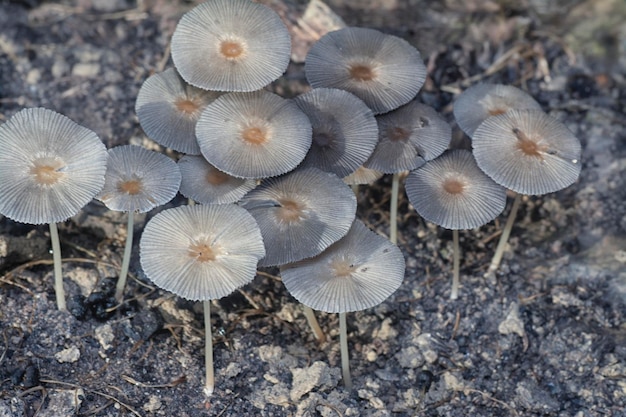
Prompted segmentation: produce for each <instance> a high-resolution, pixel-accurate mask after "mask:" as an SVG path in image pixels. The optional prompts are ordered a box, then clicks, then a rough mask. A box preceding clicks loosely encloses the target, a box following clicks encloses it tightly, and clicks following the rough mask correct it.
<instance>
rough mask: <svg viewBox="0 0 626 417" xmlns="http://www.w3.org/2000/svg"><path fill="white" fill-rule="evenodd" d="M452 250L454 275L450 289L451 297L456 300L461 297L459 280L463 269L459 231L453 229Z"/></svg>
mask: <svg viewBox="0 0 626 417" xmlns="http://www.w3.org/2000/svg"><path fill="white" fill-rule="evenodd" d="M452 245H453V248H452V251H453V255H452V256H453V257H454V261H453V267H452V269H453V271H454V273H453V276H452V291H450V299H451V300H456V299H457V298H459V282H460V272H461V271H460V270H461V250H460V247H459V231H458V230H456V229H455V230H453V231H452Z"/></svg>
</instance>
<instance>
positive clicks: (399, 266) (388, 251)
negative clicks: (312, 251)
mask: <svg viewBox="0 0 626 417" xmlns="http://www.w3.org/2000/svg"><path fill="white" fill-rule="evenodd" d="M404 271H405V261H404V256H403V255H402V252H401V251H400V249H398V247H397V246H396V245H394V244H392V243H391V242H390V241H389V240H387V239H385V238H384V237H382V236H380V235H378V234H376V233H374V232H372V231H371V230H369V229H368V228H367V227H366V226H365V225H364V224H363V222H361V221H360V220H355V221H354V223H353V225H352V227H351V228H350V231H349V232H348V233H347V234H346V236H345V237H343V238H342V239H340V240H339V241H338V242H336V243H334V244H333V245H331V246H330V247H329V248H328V249H326V250H325V251H324V252H322V253H321V254H320V255H318V256H316V257H314V258H311V259H305V260H303V261H300V262H296V263H292V264H288V265H285V266H282V267H281V268H280V273H281V277H282V279H283V283H284V284H285V287H286V288H287V291H289V293H290V294H291V295H293V296H294V298H295V299H296V300H298V301H300V302H301V303H302V304H304V305H307V306H309V307H311V308H313V309H315V310H319V311H325V312H328V313H347V312H351V311H359V310H364V309H366V308H370V307H374V306H376V305H378V304H380V303H381V302H383V301H384V300H385V299H387V298H388V297H389V296H390V295H391V294H393V293H394V292H395V291H396V290H397V289H398V288H399V287H400V285H401V284H402V281H403V279H404Z"/></svg>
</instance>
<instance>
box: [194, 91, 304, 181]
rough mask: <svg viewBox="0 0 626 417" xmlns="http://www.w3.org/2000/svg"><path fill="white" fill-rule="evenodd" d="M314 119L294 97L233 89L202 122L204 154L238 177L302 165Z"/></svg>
mask: <svg viewBox="0 0 626 417" xmlns="http://www.w3.org/2000/svg"><path fill="white" fill-rule="evenodd" d="M311 132H312V131H311V123H310V122H309V119H308V117H307V116H306V115H305V114H304V113H303V112H302V111H301V110H300V109H299V108H298V106H297V105H296V104H295V103H294V102H293V101H291V100H286V99H283V98H282V97H280V96H278V95H276V94H272V93H270V92H268V91H264V90H261V91H257V92H254V93H229V94H225V95H223V96H221V97H220V98H218V99H217V100H215V101H214V102H213V103H211V104H209V105H208V106H207V107H206V108H205V109H204V111H203V112H202V114H201V115H200V119H199V120H198V123H197V125H196V136H197V138H198V144H199V145H200V150H201V151H202V155H203V156H204V158H205V159H206V160H207V161H209V162H210V163H211V164H212V165H214V166H215V167H216V168H218V169H219V170H220V171H224V172H226V173H227V174H230V175H232V176H234V177H238V178H267V177H272V176H277V175H281V174H284V173H286V172H289V171H291V170H293V169H294V168H296V167H297V166H298V165H299V164H300V162H302V160H303V159H304V157H305V156H306V154H307V152H308V150H309V148H310V147H311V140H312V139H311Z"/></svg>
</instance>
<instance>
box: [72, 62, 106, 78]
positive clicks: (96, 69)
mask: <svg viewBox="0 0 626 417" xmlns="http://www.w3.org/2000/svg"><path fill="white" fill-rule="evenodd" d="M99 73H100V64H98V63H95V62H88V63H82V62H79V63H78V64H76V65H74V67H72V76H74V77H85V78H94V77H96V76H97V75H98V74H99Z"/></svg>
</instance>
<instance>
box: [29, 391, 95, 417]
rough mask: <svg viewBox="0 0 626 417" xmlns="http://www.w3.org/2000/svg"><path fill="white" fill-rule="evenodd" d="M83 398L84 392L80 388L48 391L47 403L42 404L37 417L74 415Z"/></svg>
mask: <svg viewBox="0 0 626 417" xmlns="http://www.w3.org/2000/svg"><path fill="white" fill-rule="evenodd" d="M84 398H85V392H84V391H83V389H82V388H77V389H72V390H61V389H51V390H48V397H47V401H46V402H45V403H44V404H45V405H44V407H43V408H42V409H41V410H39V412H38V413H37V416H38V417H59V416H73V415H76V414H77V413H78V410H79V409H80V405H81V404H82V402H83V399H84Z"/></svg>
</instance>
